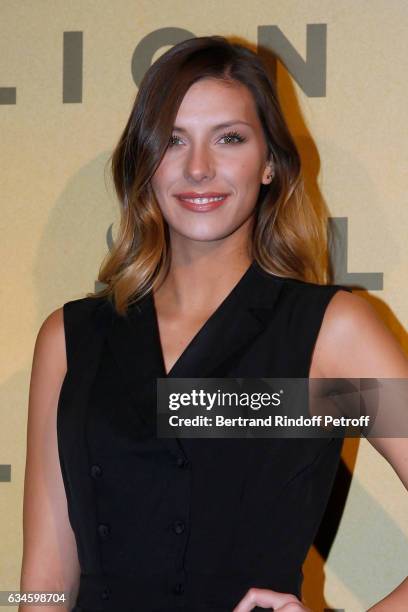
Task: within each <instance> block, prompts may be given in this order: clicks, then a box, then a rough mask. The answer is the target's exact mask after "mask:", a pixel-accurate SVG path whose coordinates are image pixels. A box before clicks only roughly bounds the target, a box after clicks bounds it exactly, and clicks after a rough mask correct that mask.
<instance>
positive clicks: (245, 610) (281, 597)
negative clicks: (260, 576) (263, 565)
mask: <svg viewBox="0 0 408 612" xmlns="http://www.w3.org/2000/svg"><path fill="white" fill-rule="evenodd" d="M256 606H259V607H260V608H267V609H272V610H281V612H312V610H310V608H306V606H304V605H303V604H302V602H301V601H299V599H298V598H297V597H296V595H292V593H279V592H278V591H271V590H270V589H258V588H255V587H251V588H250V589H249V590H248V591H247V592H246V594H245V596H244V597H243V598H242V599H241V601H240V602H239V603H238V605H237V606H235V608H234V609H233V611H232V612H250V611H251V610H253V609H254V608H255V607H256Z"/></svg>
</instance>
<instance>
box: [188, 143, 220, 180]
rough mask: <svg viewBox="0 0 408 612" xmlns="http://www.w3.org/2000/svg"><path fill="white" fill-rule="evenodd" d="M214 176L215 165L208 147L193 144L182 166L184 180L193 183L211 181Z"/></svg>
mask: <svg viewBox="0 0 408 612" xmlns="http://www.w3.org/2000/svg"><path fill="white" fill-rule="evenodd" d="M214 174H215V164H214V160H213V157H212V154H211V151H210V150H209V148H208V146H207V145H206V144H204V143H202V144H195V145H194V146H192V147H191V148H190V150H189V152H188V155H187V157H186V160H185V166H184V178H185V179H187V180H192V181H195V182H201V181H203V180H205V179H211V178H213V177H214Z"/></svg>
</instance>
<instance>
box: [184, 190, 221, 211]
mask: <svg viewBox="0 0 408 612" xmlns="http://www.w3.org/2000/svg"><path fill="white" fill-rule="evenodd" d="M228 195H229V194H228V193H222V192H219V191H206V192H204V193H197V192H196V191H189V192H183V193H177V194H175V197H176V198H177V199H178V201H179V202H180V204H181V205H182V206H184V208H188V209H189V210H193V211H195V212H207V211H209V210H213V209H214V208H218V207H219V206H220V205H221V204H223V203H224V202H225V201H226V199H227V198H228Z"/></svg>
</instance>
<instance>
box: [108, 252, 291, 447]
mask: <svg viewBox="0 0 408 612" xmlns="http://www.w3.org/2000/svg"><path fill="white" fill-rule="evenodd" d="M280 288H281V283H280V282H275V281H274V280H273V276H271V275H269V274H267V273H266V272H264V271H263V270H262V269H261V268H260V267H259V265H258V264H257V263H256V261H253V262H252V264H251V266H250V267H249V268H248V269H247V271H246V272H245V273H244V275H243V276H242V277H241V279H240V280H239V281H238V283H237V285H235V287H234V288H233V289H232V291H231V292H230V293H229V294H228V296H227V297H226V298H225V300H224V301H223V302H222V303H221V305H220V306H219V307H218V308H217V310H216V311H215V312H214V313H213V314H212V315H211V316H210V317H209V319H208V320H207V321H206V323H205V324H204V325H203V326H202V327H201V329H200V330H199V332H198V333H197V334H196V335H195V336H194V338H193V339H192V340H191V342H190V344H189V345H188V346H187V348H186V349H185V350H184V352H183V353H182V355H181V356H180V357H179V359H178V360H177V362H176V363H175V364H174V366H173V367H172V369H171V370H170V372H169V373H168V375H167V376H166V373H165V368H164V361H163V354H162V349H161V343H160V335H159V329H158V324H157V316H156V311H155V307H154V301H153V297H152V294H151V293H149V294H148V295H146V296H145V297H144V298H143V299H142V300H140V301H139V302H138V303H137V304H133V305H131V306H130V308H129V310H128V315H127V316H126V317H121V316H119V315H116V314H115V315H114V316H113V323H112V325H111V328H110V330H109V332H108V337H107V340H108V345H109V347H110V350H111V351H112V353H113V355H114V357H115V360H116V362H117V365H118V367H119V368H120V370H121V372H122V374H123V376H124V378H125V381H126V384H127V388H128V391H129V393H130V395H131V396H132V398H133V400H134V402H135V417H136V418H138V419H141V421H142V422H143V423H144V424H145V425H147V426H148V427H149V428H151V432H152V433H154V435H156V423H157V416H156V384H157V379H158V378H166V377H171V378H211V377H212V376H214V377H221V376H223V374H222V366H223V364H226V362H227V361H228V360H229V359H231V358H232V357H234V356H236V355H237V354H239V352H240V351H244V350H245V348H246V347H249V345H250V344H251V343H252V342H253V341H254V340H255V339H256V338H257V337H258V335H259V334H261V333H262V332H263V331H264V329H265V327H266V326H267V325H268V324H269V323H270V322H271V319H272V310H273V308H274V304H275V302H276V299H277V297H278V295H279V292H280ZM224 375H225V374H224ZM160 441H161V442H162V443H163V444H164V445H165V446H166V447H167V448H168V449H169V450H170V451H171V452H173V453H176V454H180V451H182V447H181V446H180V443H179V441H178V439H177V438H160Z"/></svg>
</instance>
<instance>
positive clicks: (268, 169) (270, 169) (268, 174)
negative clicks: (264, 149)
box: [262, 160, 275, 185]
mask: <svg viewBox="0 0 408 612" xmlns="http://www.w3.org/2000/svg"><path fill="white" fill-rule="evenodd" d="M274 174H275V172H274V165H273V162H272V160H268V161H267V163H266V164H265V170H264V171H263V175H262V184H263V185H269V183H272V181H273V177H274Z"/></svg>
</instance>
